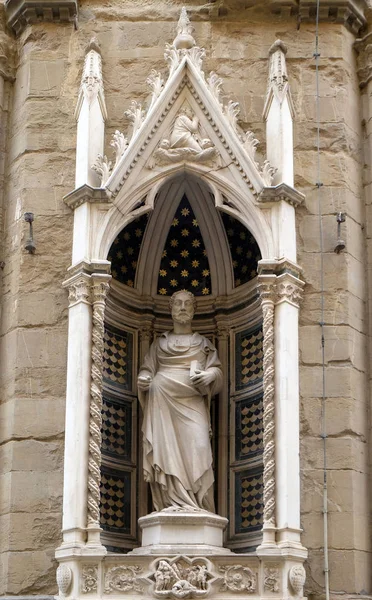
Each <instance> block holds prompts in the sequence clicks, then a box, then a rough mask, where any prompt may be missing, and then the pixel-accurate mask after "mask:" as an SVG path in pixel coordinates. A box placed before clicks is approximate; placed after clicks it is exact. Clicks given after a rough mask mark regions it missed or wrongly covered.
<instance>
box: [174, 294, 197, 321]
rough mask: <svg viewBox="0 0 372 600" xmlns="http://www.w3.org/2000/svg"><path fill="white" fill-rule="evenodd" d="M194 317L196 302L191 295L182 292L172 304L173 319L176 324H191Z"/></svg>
mask: <svg viewBox="0 0 372 600" xmlns="http://www.w3.org/2000/svg"><path fill="white" fill-rule="evenodd" d="M193 317H194V302H193V299H192V298H190V295H189V294H185V293H184V292H180V293H179V294H177V295H176V297H175V298H174V300H173V304H172V319H173V321H175V322H176V323H191V321H192V319H193Z"/></svg>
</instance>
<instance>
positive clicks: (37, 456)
mask: <svg viewBox="0 0 372 600" xmlns="http://www.w3.org/2000/svg"><path fill="white" fill-rule="evenodd" d="M61 437H62V436H61ZM7 446H11V448H12V462H11V470H12V471H30V472H31V471H32V472H41V473H48V472H49V471H57V470H59V469H62V468H63V439H60V440H59V441H58V440H56V441H49V440H48V441H47V440H43V441H38V440H32V439H30V440H17V441H12V442H9V443H8V444H7Z"/></svg>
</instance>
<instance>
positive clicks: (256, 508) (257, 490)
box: [235, 469, 263, 533]
mask: <svg viewBox="0 0 372 600" xmlns="http://www.w3.org/2000/svg"><path fill="white" fill-rule="evenodd" d="M262 521H263V476H262V469H255V470H254V471H253V470H246V471H239V472H236V473H235V533H249V532H254V531H258V530H260V529H261V527H262Z"/></svg>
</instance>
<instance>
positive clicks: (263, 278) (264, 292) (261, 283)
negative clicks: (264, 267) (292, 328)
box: [257, 275, 277, 304]
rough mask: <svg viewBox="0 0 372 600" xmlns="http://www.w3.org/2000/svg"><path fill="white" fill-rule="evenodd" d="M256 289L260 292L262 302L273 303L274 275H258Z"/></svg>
mask: <svg viewBox="0 0 372 600" xmlns="http://www.w3.org/2000/svg"><path fill="white" fill-rule="evenodd" d="M257 289H258V293H259V294H260V298H261V303H262V304H264V303H271V304H275V302H276V298H277V296H276V276H275V275H259V276H258V285H257Z"/></svg>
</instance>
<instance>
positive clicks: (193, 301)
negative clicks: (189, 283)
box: [169, 290, 196, 310]
mask: <svg viewBox="0 0 372 600" xmlns="http://www.w3.org/2000/svg"><path fill="white" fill-rule="evenodd" d="M177 294H186V295H187V296H189V298H191V299H192V303H193V306H194V310H196V298H195V296H194V294H193V293H192V292H189V291H188V290H177V292H174V294H172V295H171V297H170V299H169V306H170V308H172V306H173V302H174V300H175V297H176V296H177Z"/></svg>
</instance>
